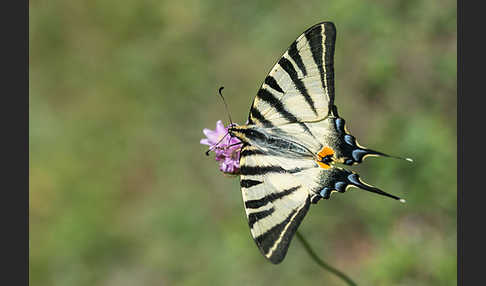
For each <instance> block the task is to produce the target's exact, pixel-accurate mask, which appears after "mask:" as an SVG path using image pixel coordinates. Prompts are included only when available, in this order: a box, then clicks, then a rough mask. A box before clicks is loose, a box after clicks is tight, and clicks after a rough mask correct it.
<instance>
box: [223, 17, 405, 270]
mask: <svg viewBox="0 0 486 286" xmlns="http://www.w3.org/2000/svg"><path fill="white" fill-rule="evenodd" d="M335 41H336V28H335V26H334V24H333V23H331V22H322V23H319V24H316V25H314V26H312V27H310V28H309V29H307V30H306V31H305V32H304V33H303V34H302V35H300V36H299V37H298V38H297V40H295V41H294V42H293V43H292V44H291V45H290V47H289V48H288V50H287V51H286V52H285V53H284V54H283V56H282V57H281V58H280V59H279V61H278V62H277V63H276V64H275V66H274V67H273V68H272V70H271V71H270V73H269V75H268V76H267V77H266V78H265V80H264V82H263V84H262V85H261V87H260V89H259V90H258V94H257V96H256V97H255V99H254V101H253V104H252V106H251V109H250V114H249V116H248V123H247V124H246V125H241V126H235V125H233V126H230V128H229V129H228V132H229V134H230V135H231V136H236V137H237V138H239V139H240V140H241V141H242V143H243V145H242V148H241V153H240V154H241V156H240V185H241V192H242V195H243V200H244V204H245V210H246V215H247V217H248V223H249V226H250V230H251V234H252V236H253V239H254V240H255V242H256V244H257V246H258V248H259V249H260V251H261V252H262V254H263V255H264V256H265V257H266V258H267V259H269V260H270V261H271V262H272V263H275V264H277V263H280V262H281V261H282V260H283V259H284V257H285V255H286V253H287V249H288V247H289V244H290V241H291V240H292V237H293V235H294V233H295V232H296V230H297V228H298V227H299V225H300V223H301V222H302V220H303V218H304V216H305V215H306V214H307V211H308V210H309V206H310V205H311V203H313V204H315V203H317V202H318V201H319V200H320V199H329V197H330V195H331V193H333V192H341V193H342V192H345V191H346V190H347V189H348V188H349V187H357V188H361V189H364V190H366V191H370V192H374V193H377V194H381V195H385V196H388V197H391V198H394V199H397V200H400V201H402V202H403V200H401V199H400V198H398V197H396V196H394V195H391V194H388V193H385V192H383V191H381V190H379V189H378V188H376V187H373V186H370V185H368V184H365V183H363V182H362V181H361V179H360V177H359V176H358V174H356V173H355V172H352V171H348V170H346V169H343V168H340V167H338V166H336V165H335V163H341V164H345V165H354V164H359V163H361V162H362V161H363V159H364V158H365V157H367V156H388V155H386V154H383V153H381V152H377V151H373V150H370V149H367V148H365V147H363V146H360V145H359V144H358V142H357V141H356V139H355V137H353V136H352V135H351V134H349V133H348V132H347V130H346V127H345V121H344V119H342V118H341V117H340V116H339V115H338V110H337V107H336V105H335V104H334V66H333V60H334V59H333V58H334V44H335ZM407 160H410V159H407Z"/></svg>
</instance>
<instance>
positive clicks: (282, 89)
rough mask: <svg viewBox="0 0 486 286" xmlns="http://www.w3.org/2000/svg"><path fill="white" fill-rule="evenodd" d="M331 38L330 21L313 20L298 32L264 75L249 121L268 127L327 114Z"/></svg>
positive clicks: (330, 89) (333, 33)
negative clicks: (267, 73)
mask: <svg viewBox="0 0 486 286" xmlns="http://www.w3.org/2000/svg"><path fill="white" fill-rule="evenodd" d="M335 39H336V28H335V26H334V24H333V23H331V22H322V23H319V24H316V25H314V26H312V27H311V28H309V29H308V30H307V31H305V32H304V33H303V34H302V35H300V36H299V37H298V38H297V40H295V41H294V42H293V43H292V45H290V47H289V49H288V50H287V51H286V52H285V53H284V54H283V56H282V57H281V58H280V60H279V61H278V62H277V64H275V66H274V67H273V68H272V70H271V71H270V73H269V75H268V76H267V77H266V78H265V81H264V83H263V84H262V86H261V88H260V90H259V91H258V94H257V96H256V97H255V100H254V102H253V105H252V108H251V110H250V115H249V118H248V121H249V123H250V124H256V125H263V126H265V127H272V126H280V125H282V124H287V123H292V122H302V121H313V120H318V119H322V118H324V117H325V116H327V115H328V113H329V107H330V106H332V105H333V104H334V103H333V102H334V64H333V58H334V43H335ZM301 126H302V128H303V129H304V130H305V127H304V125H301Z"/></svg>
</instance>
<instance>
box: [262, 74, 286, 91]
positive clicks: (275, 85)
mask: <svg viewBox="0 0 486 286" xmlns="http://www.w3.org/2000/svg"><path fill="white" fill-rule="evenodd" d="M265 83H266V84H267V85H268V86H269V87H271V88H273V89H275V90H276V91H278V92H281V93H283V90H282V88H281V87H280V85H278V83H277V81H276V80H275V78H274V77H273V76H271V75H269V76H267V77H266V78H265Z"/></svg>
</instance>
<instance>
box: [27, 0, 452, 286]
mask: <svg viewBox="0 0 486 286" xmlns="http://www.w3.org/2000/svg"><path fill="white" fill-rule="evenodd" d="M29 8H30V25H29V27H30V37H29V41H30V71H29V74H30V83H29V89H30V96H29V98H30V110H29V111H30V122H29V123H30V136H29V139H30V140H29V151H30V181H29V182H30V218H29V219H30V282H31V285H54V286H56V285H91V286H93V285H94V286H96V285H116V286H123V285H330V286H332V285H345V284H344V283H343V282H342V281H341V280H339V279H337V278H335V277H334V276H332V275H331V274H329V273H327V272H325V271H323V270H322V269H320V268H319V267H318V266H317V265H316V264H315V263H314V262H313V261H312V260H311V259H310V257H309V256H308V254H307V253H306V252H305V250H304V248H303V247H302V245H301V244H300V242H299V241H298V240H296V239H295V240H294V241H293V243H292V244H291V245H290V249H289V252H288V254H287V257H286V259H285V260H284V261H283V263H282V264H280V265H277V266H275V265H272V264H271V263H269V262H267V261H266V260H265V259H264V258H263V256H262V255H261V254H260V252H259V251H258V249H257V247H256V245H255V243H254V242H253V240H252V239H251V236H250V232H249V228H248V225H247V222H246V217H245V215H244V210H243V204H242V199H241V194H240V190H239V183H238V179H236V178H231V177H226V176H223V175H222V174H221V173H220V172H219V171H218V168H217V164H216V162H215V161H214V160H213V159H212V158H208V157H206V156H205V155H204V151H205V150H206V149H205V146H202V145H200V144H199V140H200V139H201V138H202V137H203V134H202V129H203V128H211V129H214V127H215V122H216V121H217V120H218V119H222V120H223V121H224V122H227V120H226V115H225V112H224V107H223V104H222V102H221V101H220V99H219V98H218V96H217V90H218V88H219V87H220V86H221V85H224V86H225V90H224V92H225V96H226V99H227V101H228V104H229V107H230V110H231V114H232V117H233V119H234V120H235V121H237V122H239V123H244V122H245V121H246V117H247V114H248V111H249V108H250V104H251V102H252V100H253V97H254V96H255V94H256V91H257V90H258V88H259V86H260V84H261V83H262V81H263V79H264V78H265V76H266V74H267V72H268V71H269V70H270V68H271V67H272V66H273V64H274V63H275V62H276V61H277V59H278V58H279V57H280V55H281V54H282V53H283V52H284V50H285V49H286V48H287V47H288V46H289V45H290V43H291V42H292V41H293V40H295V38H296V37H297V36H298V35H299V34H300V33H302V32H303V31H304V30H305V29H307V28H308V27H310V26H311V25H313V24H315V23H317V22H320V21H323V20H328V21H333V22H334V23H335V24H336V26H337V31H338V34H337V43H336V53H335V71H336V104H337V105H338V107H339V111H340V115H341V116H342V117H343V118H345V119H346V121H347V125H348V129H349V130H350V132H351V133H352V134H353V135H355V136H356V137H357V138H358V140H359V142H360V143H361V144H362V145H365V146H368V147H370V148H373V149H376V150H380V151H383V152H386V153H390V154H394V155H398V156H408V157H412V158H413V159H414V160H415V163H414V164H410V163H408V162H405V161H399V160H393V159H386V158H371V159H368V160H366V161H365V163H364V164H361V165H360V166H356V167H353V168H352V169H353V170H355V171H357V172H359V173H360V174H361V176H362V178H363V179H364V180H365V181H366V182H369V183H371V184H374V185H377V186H378V187H380V188H382V189H383V190H385V191H387V192H390V193H393V194H395V195H399V196H401V197H404V198H405V199H407V203H406V204H400V203H398V202H396V201H393V200H390V199H387V198H384V197H380V196H376V195H373V194H370V193H367V192H363V191H358V190H356V189H353V190H351V191H348V192H346V193H345V194H337V195H334V196H333V197H332V199H331V200H329V201H321V202H320V203H319V204H317V205H314V206H313V207H312V208H311V210H310V212H309V213H308V215H307V217H306V219H305V220H304V222H303V223H302V225H301V228H300V231H301V233H302V234H304V235H305V236H306V238H307V239H308V241H309V242H310V244H311V245H312V246H313V247H314V248H315V250H316V252H317V253H318V255H319V256H320V257H322V258H323V259H324V260H325V261H327V262H329V263H330V264H332V265H334V266H335V267H337V268H339V269H341V270H343V271H344V272H345V273H347V274H348V275H349V276H350V277H351V278H353V280H355V281H356V282H357V283H358V285H456V278H457V271H456V267H457V263H456V239H457V235H456V222H457V221H456V195H457V193H456V183H457V178H456V171H457V167H456V140H457V137H456V136H457V132H456V69H457V66H456V53H457V49H456V40H457V32H456V2H455V1H451V0H446V1H438V0H433V1H385V0H379V1H360V0H355V1H352V0H339V1H318V0H312V1H297V0H294V1H286V2H281V1H214V0H213V1H211V0H208V1H196V0H184V1H154V0H137V1H135V0H125V1H109V0H99V1H61V0H50V1H40V0H33V1H30V4H29Z"/></svg>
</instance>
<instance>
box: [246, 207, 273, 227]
mask: <svg viewBox="0 0 486 286" xmlns="http://www.w3.org/2000/svg"><path fill="white" fill-rule="evenodd" d="M274 211H275V209H274V208H273V207H272V208H270V209H268V210H264V211H260V212H254V213H250V214H249V215H248V225H249V226H250V228H253V225H254V224H255V223H256V222H257V221H259V220H261V219H263V218H266V217H267V216H270V215H272V213H273V212H274Z"/></svg>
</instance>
